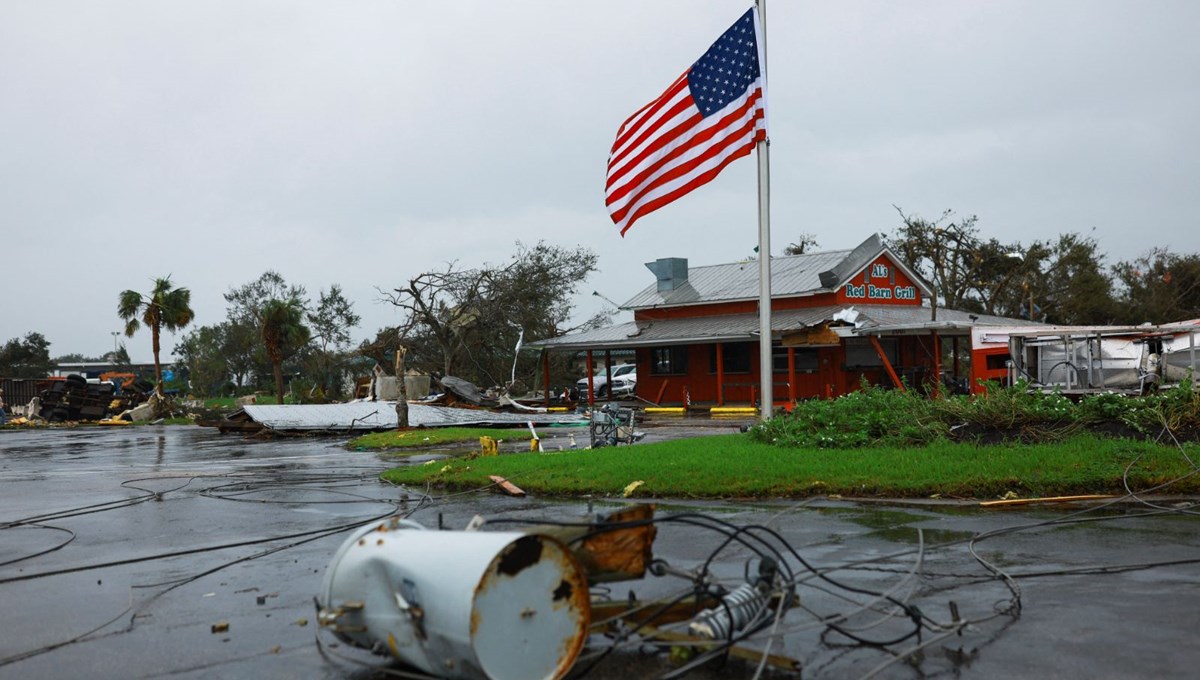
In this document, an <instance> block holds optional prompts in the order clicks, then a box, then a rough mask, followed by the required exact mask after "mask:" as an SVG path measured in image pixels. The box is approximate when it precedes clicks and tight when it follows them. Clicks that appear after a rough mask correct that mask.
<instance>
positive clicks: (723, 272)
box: [621, 250, 851, 309]
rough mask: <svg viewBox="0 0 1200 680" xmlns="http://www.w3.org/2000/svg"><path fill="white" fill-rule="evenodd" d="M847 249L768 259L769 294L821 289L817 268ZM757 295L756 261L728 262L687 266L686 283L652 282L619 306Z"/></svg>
mask: <svg viewBox="0 0 1200 680" xmlns="http://www.w3.org/2000/svg"><path fill="white" fill-rule="evenodd" d="M850 252H851V251H849V250H831V251H829V252H825V253H812V254H808V255H791V256H784V257H775V258H772V259H771V295H772V297H787V296H792V295H801V294H804V293H815V292H818V291H820V290H822V286H821V278H820V274H821V272H823V271H825V270H827V269H833V268H834V267H835V266H837V264H838V263H839V262H841V261H842V260H843V259H845V258H846V256H847V255H849V254H850ZM757 298H758V262H757V261H754V260H747V261H745V262H731V263H728V264H714V265H709V266H707V267H692V268H690V269H688V282H687V284H685V285H683V286H681V287H679V288H677V289H675V290H673V291H668V292H666V293H659V292H658V286H657V284H656V283H653V282H652V283H651V284H650V285H649V286H647V287H646V288H645V289H644V290H642V291H641V292H640V293H638V294H637V295H635V296H633V297H632V298H630V299H629V301H628V302H626V303H625V304H623V305H621V306H622V307H623V308H628V309H639V308H643V307H661V306H664V305H667V306H670V305H686V304H694V303H699V302H725V301H729V300H751V299H757Z"/></svg>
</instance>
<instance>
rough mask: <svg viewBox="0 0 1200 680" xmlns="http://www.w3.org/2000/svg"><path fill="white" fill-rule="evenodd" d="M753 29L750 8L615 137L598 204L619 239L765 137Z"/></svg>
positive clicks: (756, 45) (704, 182)
mask: <svg viewBox="0 0 1200 680" xmlns="http://www.w3.org/2000/svg"><path fill="white" fill-rule="evenodd" d="M757 33H758V22H757V20H756V16H755V13H754V8H753V7H752V8H750V9H749V10H747V11H746V13H745V14H743V15H742V17H741V18H740V19H738V20H737V22H736V23H734V25H733V26H731V27H730V28H729V30H727V31H725V33H724V34H723V35H722V36H721V37H720V38H718V39H717V41H716V42H715V43H713V45H712V47H710V48H708V51H707V52H705V53H704V55H703V56H701V57H700V58H699V59H697V60H696V63H694V64H692V66H691V68H689V69H688V70H687V71H684V73H683V75H681V76H679V78H678V79H676V80H675V82H673V83H671V86H670V87H668V88H667V90H666V92H663V93H662V94H661V95H659V97H658V98H657V99H655V100H654V101H652V102H650V103H649V104H647V105H645V106H643V107H642V108H641V109H639V110H638V111H637V112H635V113H634V114H633V115H632V116H630V117H629V119H628V120H626V121H625V122H624V123H622V124H621V129H620V130H618V131H617V140H616V141H615V142H613V147H612V152H611V153H610V154H609V157H608V182H607V184H606V186H605V192H606V197H605V202H606V203H607V204H608V213H609V215H611V216H612V220H613V222H614V223H616V225H617V227H619V228H620V230H621V235H622V236H624V235H625V232H626V231H629V227H631V226H633V223H634V222H635V221H636V220H637V219H638V218H640V217H642V216H643V215H646V214H648V213H651V212H653V211H655V210H657V209H659V208H661V207H663V206H664V205H666V204H668V203H670V202H671V201H674V200H675V199H677V198H680V197H681V196H683V195H684V194H686V193H688V192H689V191H691V190H693V189H695V188H697V187H699V186H702V185H704V184H707V183H708V182H711V181H712V180H713V178H714V177H716V176H717V174H719V173H720V172H721V170H722V169H724V168H725V166H726V165H729V163H730V162H732V161H733V160H735V159H737V158H741V157H742V156H748V155H750V151H751V150H752V149H754V145H755V144H756V143H757V142H758V141H759V140H762V139H766V137H767V120H766V101H765V96H764V94H763V89H764V83H763V77H762V73H761V71H760V70H759V63H758V58H759V53H758V40H757Z"/></svg>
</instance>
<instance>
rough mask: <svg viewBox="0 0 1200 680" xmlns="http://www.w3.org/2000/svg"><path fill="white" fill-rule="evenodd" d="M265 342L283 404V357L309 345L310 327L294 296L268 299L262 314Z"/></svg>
mask: <svg viewBox="0 0 1200 680" xmlns="http://www.w3.org/2000/svg"><path fill="white" fill-rule="evenodd" d="M259 320H260V323H261V324H262V339H263V344H264V345H266V347H267V357H269V358H270V359H271V367H272V368H273V369H274V370H275V396H276V399H277V402H278V403H280V404H282V403H283V360H284V359H286V358H288V357H290V356H291V355H293V354H295V353H296V350H298V349H300V348H301V347H303V346H305V345H307V344H308V340H309V337H310V335H309V332H308V327H307V326H305V325H304V305H303V304H301V302H300V301H299V300H297V299H295V298H292V299H289V300H279V299H275V300H267V302H266V304H264V305H263V306H262V311H261V312H260V317H259Z"/></svg>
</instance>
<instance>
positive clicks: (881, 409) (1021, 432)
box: [750, 380, 1200, 448]
mask: <svg viewBox="0 0 1200 680" xmlns="http://www.w3.org/2000/svg"><path fill="white" fill-rule="evenodd" d="M985 387H986V389H985V391H984V394H982V395H973V396H952V397H945V398H936V397H935V398H926V397H923V396H920V395H917V394H914V393H912V392H907V393H906V392H900V391H899V390H892V389H886V388H883V387H877V386H871V385H868V384H866V383H864V384H863V385H862V389H861V390H859V391H857V392H853V393H851V394H847V395H845V396H842V397H839V398H838V399H833V400H811V401H805V402H800V403H798V404H797V405H796V408H795V410H794V411H793V412H792V413H791V414H787V415H781V416H778V417H775V418H772V419H770V420H768V421H767V422H765V423H759V424H757V425H755V426H754V427H753V428H751V430H750V433H751V437H752V438H754V439H756V440H757V441H761V442H764V443H774V444H777V445H780V446H785V447H803V448H809V447H815V448H858V447H863V446H907V445H920V444H926V443H929V442H932V441H934V440H937V439H943V438H946V437H948V436H949V435H950V434H951V433H954V434H956V435H957V436H958V437H959V438H967V439H977V440H982V441H990V442H1000V441H1020V442H1026V443H1039V442H1056V441H1062V440H1064V439H1066V438H1068V437H1070V436H1072V435H1074V434H1076V433H1078V432H1080V431H1081V430H1084V429H1094V430H1097V431H1101V432H1104V433H1107V434H1122V433H1128V432H1129V430H1133V431H1135V432H1138V433H1141V434H1142V435H1143V436H1148V437H1159V436H1161V435H1163V434H1164V433H1166V432H1167V431H1170V432H1171V433H1173V434H1175V435H1177V436H1179V435H1182V436H1184V437H1186V438H1188V439H1196V438H1197V437H1200V393H1198V392H1196V391H1195V390H1194V389H1193V386H1192V383H1191V381H1190V380H1185V381H1183V382H1181V383H1179V384H1178V385H1176V386H1173V387H1171V388H1169V389H1166V390H1162V391H1161V392H1158V393H1155V394H1152V395H1149V396H1145V397H1133V396H1126V395H1123V394H1117V393H1102V394H1094V395H1088V396H1085V397H1083V398H1082V399H1081V400H1080V401H1079V402H1078V403H1076V402H1073V401H1071V400H1070V399H1068V398H1067V397H1066V396H1064V395H1062V394H1060V393H1059V392H1057V391H1055V392H1042V391H1040V390H1031V389H1029V386H1028V384H1026V383H1024V382H1019V383H1018V384H1016V385H1013V386H1011V387H1001V386H1000V385H999V384H997V383H990V384H987V385H986V386H985ZM1126 428H1128V429H1126Z"/></svg>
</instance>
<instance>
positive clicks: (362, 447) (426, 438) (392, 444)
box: [346, 427, 533, 451]
mask: <svg viewBox="0 0 1200 680" xmlns="http://www.w3.org/2000/svg"><path fill="white" fill-rule="evenodd" d="M480 437H492V438H493V439H503V440H504V441H508V442H511V441H523V442H527V441H529V440H530V439H532V438H533V435H532V434H530V433H529V430H527V429H523V428H512V429H497V428H494V427H430V428H419V429H414V430H406V431H404V432H398V431H396V430H389V431H388V432H374V433H371V434H368V435H363V436H362V437H358V438H356V439H352V440H351V441H350V443H349V444H347V445H346V446H347V447H349V448H351V449H354V450H358V451H375V450H387V449H405V448H411V447H414V446H437V445H439V444H459V443H467V444H474V445H475V446H478V445H479V438H480Z"/></svg>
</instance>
